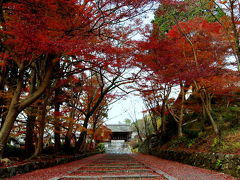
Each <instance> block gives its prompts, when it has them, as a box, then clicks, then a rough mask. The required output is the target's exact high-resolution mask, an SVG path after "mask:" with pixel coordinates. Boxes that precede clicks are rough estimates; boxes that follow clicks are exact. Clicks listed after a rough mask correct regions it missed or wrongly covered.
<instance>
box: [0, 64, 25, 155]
mask: <svg viewBox="0 0 240 180" xmlns="http://www.w3.org/2000/svg"><path fill="white" fill-rule="evenodd" d="M23 71H24V65H23V64H22V65H21V67H20V70H19V76H18V83H17V88H16V90H15V92H14V94H13V98H12V101H11V104H10V106H9V109H8V113H7V116H6V119H5V121H4V124H3V126H2V128H1V131H0V159H1V158H2V156H3V151H4V147H5V145H6V144H7V141H8V137H9V135H10V132H11V130H12V127H13V124H14V121H15V120H16V118H17V116H18V114H19V113H20V111H19V109H18V102H19V98H20V95H21V91H22V86H23V75H24V72H23Z"/></svg>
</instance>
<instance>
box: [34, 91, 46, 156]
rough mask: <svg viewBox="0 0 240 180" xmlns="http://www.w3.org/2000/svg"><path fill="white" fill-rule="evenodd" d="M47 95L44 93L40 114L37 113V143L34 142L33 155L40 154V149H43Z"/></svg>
mask: <svg viewBox="0 0 240 180" xmlns="http://www.w3.org/2000/svg"><path fill="white" fill-rule="evenodd" d="M48 97H49V96H48V95H46V97H45V98H44V101H43V104H42V107H41V111H40V113H39V114H40V115H39V135H38V139H37V144H36V148H35V152H34V155H33V157H35V156H38V155H39V154H41V152H42V150H43V136H44V129H45V124H46V114H47V109H46V107H47V104H48Z"/></svg>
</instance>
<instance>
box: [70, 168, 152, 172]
mask: <svg viewBox="0 0 240 180" xmlns="http://www.w3.org/2000/svg"><path fill="white" fill-rule="evenodd" d="M139 171H141V172H153V170H151V169H129V170H126V169H124V170H77V171H74V172H73V173H118V172H139Z"/></svg>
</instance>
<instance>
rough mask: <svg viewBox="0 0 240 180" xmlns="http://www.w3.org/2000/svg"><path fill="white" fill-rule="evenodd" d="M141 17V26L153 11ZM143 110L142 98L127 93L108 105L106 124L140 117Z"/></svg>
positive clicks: (152, 14)
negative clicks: (142, 18)
mask: <svg viewBox="0 0 240 180" xmlns="http://www.w3.org/2000/svg"><path fill="white" fill-rule="evenodd" d="M143 17H144V20H143V22H144V24H143V26H144V25H146V24H150V23H151V21H152V20H153V18H154V12H152V11H151V12H150V11H149V12H148V13H147V14H145V15H144V16H143ZM140 37H141V36H140V35H136V36H135V37H133V38H134V39H139V38H140ZM135 93H136V92H135ZM143 110H144V104H143V101H142V99H141V98H140V97H138V96H135V95H134V93H132V94H129V95H127V96H126V97H125V98H123V99H121V100H119V101H117V102H116V103H114V104H112V105H111V106H110V110H109V113H108V119H107V121H106V124H118V123H119V122H121V123H124V120H125V119H136V118H137V119H140V118H142V117H143V115H142V111H143Z"/></svg>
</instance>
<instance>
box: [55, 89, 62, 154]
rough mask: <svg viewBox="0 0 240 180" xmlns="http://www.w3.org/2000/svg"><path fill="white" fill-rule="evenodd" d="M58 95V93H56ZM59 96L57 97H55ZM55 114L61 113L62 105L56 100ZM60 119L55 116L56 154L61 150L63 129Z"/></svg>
mask: <svg viewBox="0 0 240 180" xmlns="http://www.w3.org/2000/svg"><path fill="white" fill-rule="evenodd" d="M55 93H56V94H57V92H55ZM55 96H57V95H55ZM54 106H55V112H59V111H60V103H59V102H57V101H56V100H55V105H54ZM59 120H60V118H59V117H57V116H55V117H54V130H55V131H54V142H55V143H54V149H55V152H56V153H57V152H60V150H61V137H60V131H61V127H60V122H59Z"/></svg>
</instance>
